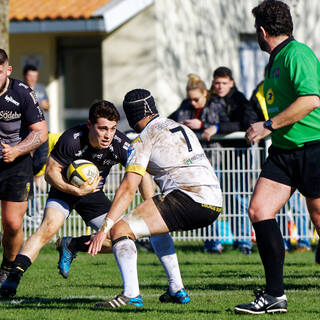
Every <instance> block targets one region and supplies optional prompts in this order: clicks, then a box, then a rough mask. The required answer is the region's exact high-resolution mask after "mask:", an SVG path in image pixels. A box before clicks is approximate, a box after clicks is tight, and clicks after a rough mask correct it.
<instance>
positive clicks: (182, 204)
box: [152, 190, 221, 231]
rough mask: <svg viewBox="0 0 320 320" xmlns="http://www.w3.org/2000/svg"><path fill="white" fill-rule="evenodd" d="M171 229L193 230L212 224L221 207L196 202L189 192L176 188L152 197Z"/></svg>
mask: <svg viewBox="0 0 320 320" xmlns="http://www.w3.org/2000/svg"><path fill="white" fill-rule="evenodd" d="M152 199H153V201H154V203H155V205H156V207H157V208H158V210H159V212H160V214H161V216H162V218H163V220H164V222H165V223H166V225H167V227H168V229H169V231H180V230H184V231H186V230H192V229H198V228H202V227H206V226H208V225H210V224H212V223H213V222H214V221H215V220H216V219H217V218H218V216H219V214H220V213H221V207H215V206H209V205H205V204H201V203H198V202H195V201H194V200H193V199H192V198H190V197H189V196H188V195H187V194H185V193H183V192H181V191H179V190H174V191H172V192H170V193H169V194H167V195H166V196H163V195H157V196H155V197H153V198H152Z"/></svg>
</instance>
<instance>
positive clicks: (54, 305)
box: [0, 297, 220, 316]
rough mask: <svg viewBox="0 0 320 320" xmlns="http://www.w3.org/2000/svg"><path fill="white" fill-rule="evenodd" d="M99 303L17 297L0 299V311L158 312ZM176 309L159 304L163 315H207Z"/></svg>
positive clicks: (86, 300) (198, 311) (186, 308)
mask: <svg viewBox="0 0 320 320" xmlns="http://www.w3.org/2000/svg"><path fill="white" fill-rule="evenodd" d="M98 302H101V298H100V299H98V298H92V299H89V298H85V297H84V298H78V297H77V298H72V297H70V298H68V299H65V298H41V297H33V298H30V297H19V298H15V299H0V309H1V307H5V308H6V309H15V310H16V309H22V310H23V309H36V310H39V309H43V310H45V309H48V310H55V309H57V310H63V309H66V310H77V309H82V310H83V309H86V310H88V311H95V312H106V311H108V312H112V313H122V314H136V313H146V312H148V313H149V312H158V310H157V309H154V308H146V307H143V308H137V307H134V306H131V305H127V306H123V307H120V308H116V309H113V308H101V307H99V308H96V307H95V306H94V304H95V303H98ZM177 307H178V308H177V309H172V308H171V307H170V305H168V307H167V306H166V305H165V304H161V312H163V313H173V314H182V315H183V314H185V315H186V316H188V315H189V314H190V313H194V312H196V313H208V310H205V309H197V310H196V311H195V310H192V309H190V308H188V307H186V306H182V305H177ZM217 313H220V311H215V310H210V314H217Z"/></svg>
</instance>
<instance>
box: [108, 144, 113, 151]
mask: <svg viewBox="0 0 320 320" xmlns="http://www.w3.org/2000/svg"><path fill="white" fill-rule="evenodd" d="M109 150H110V151H111V152H113V151H114V149H113V145H112V144H110V145H109Z"/></svg>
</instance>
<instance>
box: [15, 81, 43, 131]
mask: <svg viewBox="0 0 320 320" xmlns="http://www.w3.org/2000/svg"><path fill="white" fill-rule="evenodd" d="M14 89H15V90H16V91H18V92H19V95H20V97H21V100H22V101H23V102H22V110H21V111H22V114H23V120H24V123H25V125H27V126H29V125H31V124H34V123H37V122H40V121H43V120H44V115H43V112H42V109H41V107H40V106H39V103H38V100H37V98H36V95H35V93H34V91H33V90H32V89H30V88H29V87H28V86H27V85H25V84H24V83H22V82H21V81H18V80H16V82H15V86H14Z"/></svg>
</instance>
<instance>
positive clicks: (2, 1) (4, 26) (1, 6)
mask: <svg viewBox="0 0 320 320" xmlns="http://www.w3.org/2000/svg"><path fill="white" fill-rule="evenodd" d="M0 48H2V49H4V50H6V52H7V53H8V54H9V52H8V51H9V0H0Z"/></svg>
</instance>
